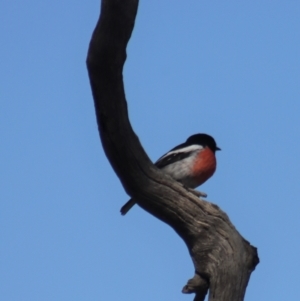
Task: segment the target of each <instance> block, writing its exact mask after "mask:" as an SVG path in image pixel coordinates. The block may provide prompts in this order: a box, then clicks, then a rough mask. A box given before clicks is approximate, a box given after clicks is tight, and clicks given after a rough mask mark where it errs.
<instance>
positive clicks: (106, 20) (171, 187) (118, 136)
mask: <svg viewBox="0 0 300 301" xmlns="http://www.w3.org/2000/svg"><path fill="white" fill-rule="evenodd" d="M137 6H138V0H103V1H102V5H101V14H100V18H99V21H98V23H97V25H96V28H95V30H94V33H93V36H92V39H91V42H90V46H89V51H88V56H87V68H88V73H89V78H90V84H91V88H92V93H93V98H94V104H95V111H96V117H97V122H98V129H99V133H100V138H101V141H102V145H103V148H104V150H105V153H106V156H107V158H108V160H109V161H110V163H111V165H112V167H113V169H114V170H115V172H116V174H117V176H118V177H119V179H120V181H121V183H122V185H123V187H124V189H125V190H126V192H127V193H128V194H129V195H130V196H131V197H133V198H135V199H136V200H137V203H138V204H139V205H140V206H141V207H142V208H143V209H145V210H146V211H148V212H149V213H151V214H152V215H154V216H155V217H157V218H158V219H160V220H161V221H163V222H165V223H167V224H168V225H170V226H171V227H172V228H173V229H174V230H175V231H176V232H177V233H178V235H179V236H180V237H181V238H182V239H183V240H184V242H185V243H186V245H187V247H188V249H189V252H190V256H191V258H192V260H193V263H194V266H195V275H194V277H193V278H192V279H190V280H189V281H188V283H187V284H186V285H185V286H184V288H183V290H182V291H183V292H184V293H196V298H195V300H197V301H200V300H204V298H205V295H206V294H207V291H208V289H209V291H210V294H209V301H241V300H243V299H244V294H245V291H246V287H247V284H248V281H249V278H250V275H251V272H252V271H253V270H254V269H255V266H256V265H257V264H258V261H259V260H258V256H257V251H256V248H254V247H252V246H251V245H250V244H249V243H248V242H247V241H246V240H245V239H243V237H242V236H241V235H240V234H239V233H238V232H237V230H236V229H235V227H234V226H233V225H232V223H231V222H230V220H229V218H228V216H227V215H226V214H225V213H224V212H223V211H222V210H220V209H219V208H218V207H217V206H216V205H214V204H211V203H209V202H206V201H203V200H201V199H198V198H197V197H196V196H195V195H194V194H192V193H190V192H188V191H187V190H186V189H184V188H183V187H182V186H181V185H180V184H179V183H177V182H176V181H174V180H172V179H171V178H170V177H168V176H167V175H164V174H163V173H162V172H161V171H160V170H159V169H157V168H155V167H154V165H153V164H152V163H151V161H150V160H149V158H148V156H147V154H146V153H145V151H144V149H143V148H142V146H141V144H140V142H139V139H138V137H137V136H136V135H135V133H134V132H133V130H132V128H131V125H130V122H129V119H128V112H127V103H126V99H125V93H124V84H123V74H122V72H123V65H124V63H125V60H126V46H127V43H128V40H129V38H130V36H131V33H132V30H133V26H134V21H135V17H136V13H137Z"/></svg>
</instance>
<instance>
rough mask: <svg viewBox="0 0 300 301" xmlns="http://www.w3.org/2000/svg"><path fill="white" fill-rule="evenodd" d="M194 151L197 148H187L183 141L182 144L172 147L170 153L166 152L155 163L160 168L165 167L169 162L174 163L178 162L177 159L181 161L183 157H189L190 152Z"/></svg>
mask: <svg viewBox="0 0 300 301" xmlns="http://www.w3.org/2000/svg"><path fill="white" fill-rule="evenodd" d="M176 150H178V151H176ZM194 151H195V150H189V149H188V148H187V144H186V143H182V144H180V145H178V146H176V147H174V148H173V149H171V150H170V151H169V152H168V153H166V154H165V155H163V156H162V157H160V158H159V159H158V160H157V161H156V162H155V163H154V164H155V166H157V167H158V168H163V167H165V166H167V165H169V164H172V163H174V162H177V161H180V160H183V159H185V158H187V157H189V156H190V154H191V153H192V152H194Z"/></svg>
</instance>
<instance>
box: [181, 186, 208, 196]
mask: <svg viewBox="0 0 300 301" xmlns="http://www.w3.org/2000/svg"><path fill="white" fill-rule="evenodd" d="M186 189H187V190H188V191H189V192H191V193H192V194H194V195H195V196H197V197H198V198H200V197H203V198H206V197H207V194H206V193H205V192H201V191H198V190H195V189H192V188H188V187H186Z"/></svg>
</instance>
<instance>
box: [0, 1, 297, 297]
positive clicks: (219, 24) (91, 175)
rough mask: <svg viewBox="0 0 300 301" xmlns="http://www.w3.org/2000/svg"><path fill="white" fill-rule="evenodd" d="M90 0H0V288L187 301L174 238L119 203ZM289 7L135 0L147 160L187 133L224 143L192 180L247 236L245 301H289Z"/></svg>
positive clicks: (139, 127)
mask: <svg viewBox="0 0 300 301" xmlns="http://www.w3.org/2000/svg"><path fill="white" fill-rule="evenodd" d="M98 13H99V1H95V0H94V1H89V2H82V1H72V2H71V1H47V0H45V1H33V0H28V1H19V0H16V1H8V0H2V1H1V3H0V38H1V41H2V43H1V47H0V54H1V58H2V59H1V68H0V80H1V88H0V99H1V101H0V134H1V139H2V143H1V146H2V147H1V148H0V166H1V172H0V177H1V178H0V185H1V189H0V197H1V202H0V295H1V300H4V301H40V300H43V301H60V300H62V301H63V300H64V301H65V300H73V301H77V300H78V301H79V300H85V301H86V300H93V301H94V300H99V301H100V300H120V299H122V300H124V299H125V300H132V301H135V300H141V299H143V300H145V301H148V300H149V301H150V300H193V296H186V295H182V294H181V288H182V286H183V285H184V284H185V283H186V281H187V279H189V278H190V277H192V275H193V265H192V262H191V260H190V257H189V255H188V252H187V249H186V247H185V245H184V243H183V242H182V241H181V239H180V238H179V237H178V236H177V235H176V234H175V232H174V231H173V230H172V229H171V228H170V227H169V226H167V225H165V224H163V223H162V222H160V221H158V220H156V219H155V218H154V217H152V216H151V215H149V214H147V213H146V212H144V211H143V210H142V209H140V208H138V207H137V206H136V207H135V208H134V209H133V210H132V211H131V212H130V213H129V214H128V215H127V216H126V217H121V216H120V214H119V209H120V207H121V206H122V205H123V204H124V203H125V202H126V201H127V199H128V196H127V195H126V194H125V192H124V190H123V188H122V186H121V184H120V182H119V180H118V178H117V177H116V175H115V174H114V173H113V171H112V169H111V167H110V165H109V163H108V161H107V159H106V157H105V155H104V153H103V150H102V147H101V144H100V140H99V137H98V132H97V125H96V119H95V114H94V108H93V101H92V96H91V91H90V87H89V81H88V77H87V71H86V67H85V58H86V53H87V48H88V43H89V39H90V36H91V33H92V30H93V28H94V26H95V23H96V21H97V18H98ZM299 16H300V3H299V2H298V1H251V2H249V1H248V2H241V1H196V0H190V1H186V2H185V3H183V2H182V1H171V0H163V1H158V0H152V1H141V3H140V7H139V11H138V17H137V20H136V26H135V29H134V33H133V36H132V39H131V41H130V43H129V46H128V60H127V62H126V66H125V71H124V77H125V85H126V95H127V100H128V106H129V113H130V119H131V122H132V125H133V127H134V129H135V131H136V133H137V135H138V136H139V138H140V140H141V142H142V144H143V146H144V147H145V149H146V151H147V153H148V154H149V156H150V158H151V159H153V160H156V159H157V158H158V157H159V156H160V155H162V154H163V153H165V152H166V151H168V150H169V149H170V148H172V147H173V146H175V145H176V144H179V143H181V142H183V141H184V140H185V139H186V138H187V137H188V136H189V135H191V134H194V133H199V132H204V133H208V134H211V135H212V136H214V138H215V139H216V141H217V143H218V145H219V146H220V147H221V148H222V151H221V152H219V153H218V154H217V155H218V170H217V172H216V174H215V175H214V177H213V178H212V179H210V180H209V181H208V182H207V183H205V184H204V185H203V186H202V187H201V190H202V191H205V192H206V193H207V194H208V200H210V201H212V202H214V203H216V204H218V205H219V206H220V207H221V208H222V209H223V210H225V211H226V212H227V214H228V215H229V217H230V218H231V220H232V222H233V223H234V224H235V226H236V227H237V229H238V230H239V231H240V233H241V234H242V235H243V236H244V237H245V238H246V239H248V240H249V241H250V242H251V243H252V244H253V245H254V246H256V247H257V248H258V252H259V256H260V259H261V263H260V264H259V265H258V267H257V269H256V270H255V272H254V273H253V274H252V277H251V279H250V283H249V286H248V289H247V294H246V298H245V300H247V301H254V300H255V301H257V300H273V301H277V300H278V301H279V300H299V299H300V293H299V289H298V284H299V278H300V277H299V269H300V262H299V254H300V239H299V237H300V218H299V211H300V205H299V191H298V188H299V176H300V175H299V170H300V168H299V167H300V166H299V165H300V164H299V157H298V155H299V153H300V143H299V138H300V137H299V134H300V120H299V119H300V118H299V115H300V102H299V97H300V84H299V83H300V59H299V57H300V56H299V54H300V33H299V32H300V30H299V29H300V18H299Z"/></svg>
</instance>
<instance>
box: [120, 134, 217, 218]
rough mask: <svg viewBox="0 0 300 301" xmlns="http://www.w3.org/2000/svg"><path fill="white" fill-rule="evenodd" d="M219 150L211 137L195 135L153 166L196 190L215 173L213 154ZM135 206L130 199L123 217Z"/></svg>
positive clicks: (122, 210)
mask: <svg viewBox="0 0 300 301" xmlns="http://www.w3.org/2000/svg"><path fill="white" fill-rule="evenodd" d="M218 150H221V149H220V148H219V147H218V146H217V144H216V141H215V140H214V138H213V137H211V136H209V135H207V134H195V135H192V136H190V137H189V138H188V139H187V140H186V142H184V143H182V144H179V145H178V146H176V147H174V148H173V149H171V150H170V151H169V152H168V153H166V154H165V155H163V156H162V157H160V158H159V159H158V160H157V161H156V162H155V163H154V164H155V166H156V167H158V168H160V169H161V170H163V171H164V172H166V173H167V174H169V175H170V176H171V177H172V178H173V179H175V180H176V181H178V182H180V183H182V184H183V185H184V186H185V187H187V188H192V189H194V188H196V187H198V186H200V185H201V184H203V183H204V182H205V181H206V180H208V179H209V178H210V177H211V176H212V175H213V174H214V172H215V170H216V167H217V161H216V156H215V152H216V151H218ZM134 204H135V201H134V200H133V199H130V200H129V201H128V202H127V203H126V204H125V205H124V206H123V207H122V208H121V210H120V211H121V214H122V215H125V214H126V213H127V212H128V211H129V210H130V209H131V208H132V206H133V205H134Z"/></svg>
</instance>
